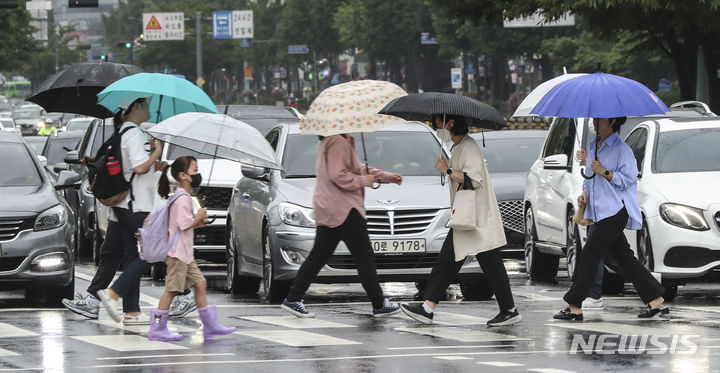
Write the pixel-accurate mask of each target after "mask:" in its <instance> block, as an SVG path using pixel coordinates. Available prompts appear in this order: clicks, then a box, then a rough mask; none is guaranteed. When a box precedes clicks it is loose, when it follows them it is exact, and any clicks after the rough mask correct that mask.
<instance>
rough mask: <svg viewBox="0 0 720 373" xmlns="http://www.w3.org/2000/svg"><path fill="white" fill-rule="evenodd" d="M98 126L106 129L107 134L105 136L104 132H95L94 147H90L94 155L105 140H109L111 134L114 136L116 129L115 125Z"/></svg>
mask: <svg viewBox="0 0 720 373" xmlns="http://www.w3.org/2000/svg"><path fill="white" fill-rule="evenodd" d="M98 128H103V129H104V132H105V136H103V134H102V133H101V132H99V131H98V132H97V133H96V134H95V138H94V139H93V144H92V148H90V154H92V155H93V156H94V155H95V154H97V152H98V150H100V145H102V144H103V142H104V141H107V140H108V139H109V138H110V136H112V134H113V131H114V129H113V126H110V125H104V126H100V127H98ZM85 146H87V145H85ZM86 154H87V153H86Z"/></svg>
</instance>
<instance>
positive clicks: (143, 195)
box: [110, 122, 160, 221]
mask: <svg viewBox="0 0 720 373" xmlns="http://www.w3.org/2000/svg"><path fill="white" fill-rule="evenodd" d="M128 127H135V128H134V129H131V130H129V131H127V132H125V134H124V135H122V140H121V146H120V149H121V152H122V166H123V174H124V175H125V180H128V181H130V177H131V176H132V174H133V169H134V168H135V167H137V166H140V165H141V164H143V163H145V162H147V161H148V159H150V152H151V148H150V137H149V136H148V135H147V134H145V132H143V131H142V130H141V129H140V128H139V127H138V126H137V125H136V124H135V123H133V122H125V123H123V125H122V127H120V132H122V131H123V130H124V129H125V128H128ZM154 170H155V169H154V167H151V168H150V170H148V172H146V173H144V174H142V175H138V174H136V175H135V178H133V180H132V194H133V196H134V197H135V199H134V200H133V203H132V206H133V212H152V211H153V210H154V209H155V208H156V206H158V205H157V203H158V201H160V195H159V194H158V193H157V183H158V179H159V174H160V173H159V172H154ZM129 201H130V194H128V196H127V197H125V199H124V200H123V201H122V202H120V203H118V204H117V205H116V207H121V208H125V209H128V208H129V206H128V202H129ZM110 217H111V219H112V220H114V221H116V219H115V216H114V214H112V213H111V215H110Z"/></svg>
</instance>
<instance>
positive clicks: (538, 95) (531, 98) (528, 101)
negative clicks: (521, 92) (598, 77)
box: [512, 73, 587, 117]
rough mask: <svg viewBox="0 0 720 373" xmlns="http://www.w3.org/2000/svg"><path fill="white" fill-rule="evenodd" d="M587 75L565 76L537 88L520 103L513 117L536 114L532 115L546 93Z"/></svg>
mask: <svg viewBox="0 0 720 373" xmlns="http://www.w3.org/2000/svg"><path fill="white" fill-rule="evenodd" d="M582 75H587V74H585V73H577V74H563V75H560V76H558V77H555V78H552V79H550V80H548V81H546V82H544V83H542V84H540V85H539V86H537V87H535V89H533V90H532V92H530V94H529V95H527V97H525V99H524V100H523V101H522V102H521V103H520V106H518V108H517V110H515V113H514V114H513V115H512V116H513V117H529V116H532V115H535V114H530V111H531V110H532V109H533V108H534V107H535V105H537V103H538V102H540V99H542V98H543V96H545V94H546V93H548V92H550V90H551V89H553V88H554V87H555V86H556V85H558V84H560V83H562V82H564V81H566V80H568V79H572V78H576V77H578V76H582Z"/></svg>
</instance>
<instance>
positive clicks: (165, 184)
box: [158, 165, 170, 199]
mask: <svg viewBox="0 0 720 373" xmlns="http://www.w3.org/2000/svg"><path fill="white" fill-rule="evenodd" d="M168 168H170V166H169V165H165V167H163V170H162V174H160V180H158V194H159V195H160V197H162V198H164V199H167V198H168V195H169V194H170V179H168V176H167V170H168Z"/></svg>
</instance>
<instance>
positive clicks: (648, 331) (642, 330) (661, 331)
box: [545, 321, 669, 335]
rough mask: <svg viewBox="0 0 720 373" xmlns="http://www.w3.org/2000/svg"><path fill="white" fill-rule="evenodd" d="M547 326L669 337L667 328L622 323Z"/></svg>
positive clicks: (557, 323) (562, 323) (552, 324)
mask: <svg viewBox="0 0 720 373" xmlns="http://www.w3.org/2000/svg"><path fill="white" fill-rule="evenodd" d="M545 325H546V326H552V327H557V328H565V329H578V330H585V331H589V332H598V333H607V334H613V335H667V334H668V333H669V331H668V330H667V328H650V327H647V326H638V325H629V324H620V323H608V322H587V321H586V322H582V323H568V322H566V321H562V322H551V323H547V324H545Z"/></svg>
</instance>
